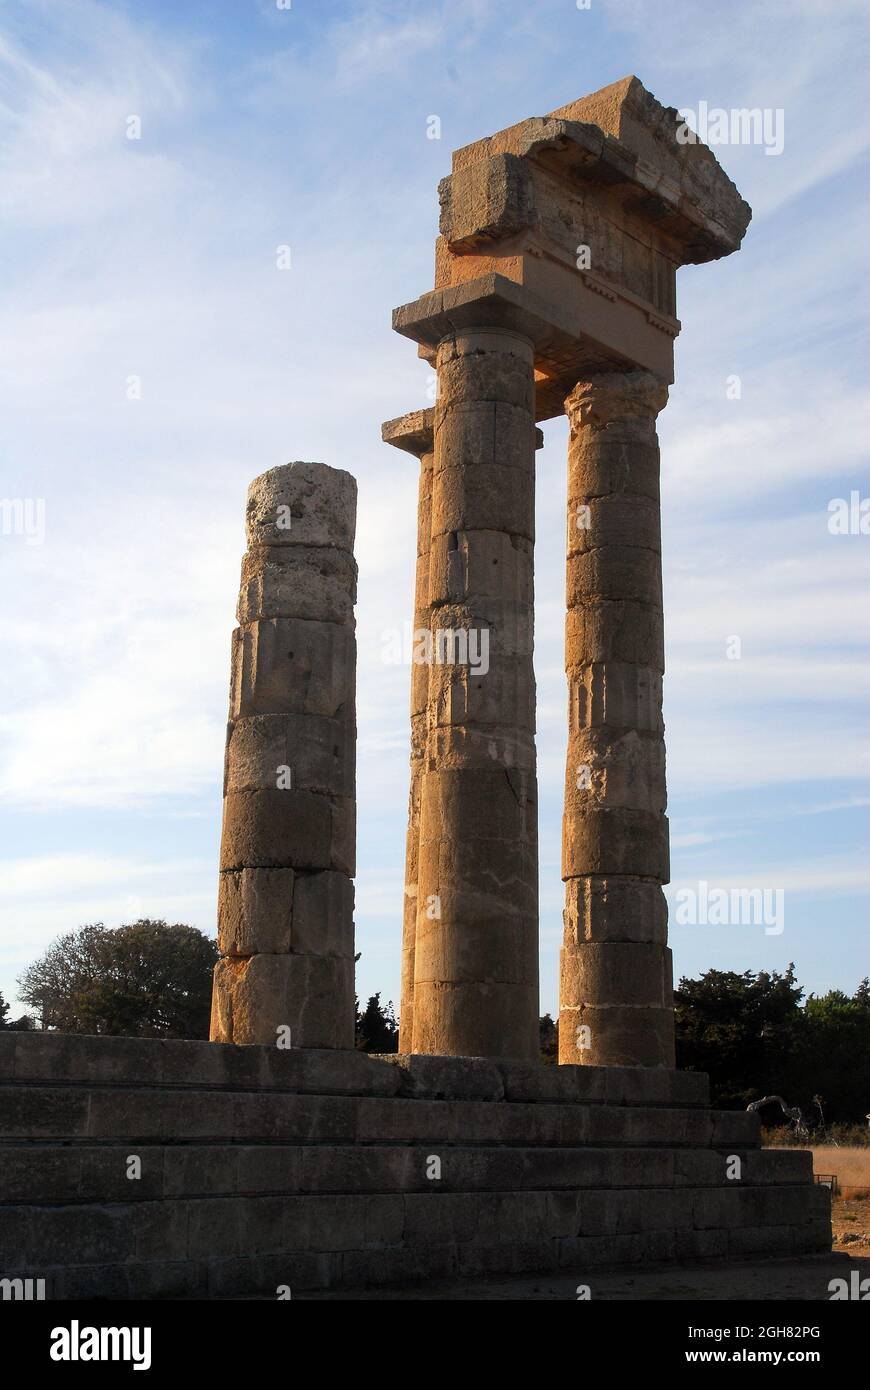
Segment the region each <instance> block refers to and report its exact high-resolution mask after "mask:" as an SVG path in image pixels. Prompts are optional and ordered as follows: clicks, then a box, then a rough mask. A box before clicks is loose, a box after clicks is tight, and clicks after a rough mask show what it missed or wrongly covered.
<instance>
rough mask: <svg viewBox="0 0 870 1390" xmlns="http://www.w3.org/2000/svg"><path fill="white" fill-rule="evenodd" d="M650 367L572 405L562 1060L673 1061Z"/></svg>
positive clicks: (658, 403)
mask: <svg viewBox="0 0 870 1390" xmlns="http://www.w3.org/2000/svg"><path fill="white" fill-rule="evenodd" d="M666 400H667V387H666V386H665V385H664V384H663V383H662V382H661V381H660V380H659V379H658V378H657V377H655V376H654V375H653V374H652V373H650V372H644V371H629V372H625V373H607V374H601V375H599V376H595V377H590V379H589V380H586V381H581V382H579V383H578V384H577V386H576V387H575V389H574V390H573V391H572V392H571V394H570V395H569V396H568V398H567V400H566V402H565V411H566V413H567V415H568V420H569V423H570V427H571V434H570V445H569V453H568V562H567V606H568V613H567V621H566V629H565V669H566V674H567V678H568V691H569V697H568V710H569V722H568V755H567V764H566V778H565V816H564V826H563V854H562V877H563V878H564V880H565V938H564V947H563V950H562V955H561V971H560V975H561V983H560V1005H559V1060H560V1062H575V1063H576V1062H580V1063H589V1064H597V1065H604V1066H617V1065H624V1066H632V1065H638V1066H673V1065H674V1024H673V989H672V966H671V953H670V951H669V950H668V949H667V946H666V941H667V905H666V902H665V898H664V894H663V892H662V884H663V883H667V881H668V876H669V870H668V826H667V818H666V816H665V814H664V812H665V804H666V793H665V750H664V724H663V721H662V674H663V672H664V635H663V621H662V573H661V525H660V502H659V449H658V440H657V437H656V430H655V418H656V415H657V414H658V412H659V411H660V410H661V409H662V407H663V406H664V404H665V402H666Z"/></svg>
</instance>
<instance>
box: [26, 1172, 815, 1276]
mask: <svg viewBox="0 0 870 1390" xmlns="http://www.w3.org/2000/svg"><path fill="white" fill-rule="evenodd" d="M827 1198H828V1194H827V1192H826V1191H824V1190H823V1189H821V1188H818V1187H813V1186H810V1187H807V1186H806V1185H775V1186H774V1185H768V1186H757V1187H750V1186H741V1187H739V1188H738V1187H737V1186H736V1185H732V1186H731V1187H729V1188H706V1189H705V1188H701V1189H694V1188H691V1187H687V1188H685V1189H683V1190H681V1191H674V1190H673V1189H671V1188H653V1189H647V1190H646V1191H638V1190H635V1189H623V1190H618V1191H583V1192H563V1191H562V1192H552V1191H545V1192H492V1193H447V1192H443V1193H431V1192H430V1193H405V1194H403V1195H398V1194H391V1195H383V1196H375V1195H373V1194H371V1193H368V1194H354V1195H338V1196H327V1195H320V1196H315V1195H307V1196H281V1197H236V1198H232V1197H223V1198H198V1199H193V1200H163V1201H158V1202H139V1203H125V1204H118V1205H112V1204H101V1205H79V1206H74V1207H64V1206H55V1207H52V1206H0V1266H2V1269H3V1273H4V1277H8V1278H23V1277H39V1278H46V1279H47V1280H49V1284H50V1291H49V1297H55V1298H57V1297H75V1296H78V1297H83V1296H85V1297H87V1296H99V1297H102V1298H110V1297H118V1296H121V1297H124V1296H126V1297H131V1296H138V1297H148V1296H149V1286H150V1293H152V1294H153V1293H156V1292H159V1293H161V1294H163V1295H164V1296H165V1295H167V1294H168V1295H169V1296H173V1295H174V1296H179V1294H183V1293H188V1294H190V1295H191V1296H193V1295H195V1294H196V1293H197V1292H202V1291H204V1290H207V1291H208V1293H209V1294H211V1295H212V1296H214V1295H216V1294H219V1293H224V1294H227V1293H232V1292H247V1293H252V1292H258V1291H259V1292H264V1293H271V1294H272V1295H273V1296H275V1294H276V1290H277V1288H278V1286H279V1285H287V1286H289V1287H290V1288H291V1290H292V1289H294V1288H296V1289H312V1288H328V1287H331V1286H332V1285H344V1286H348V1285H350V1286H353V1285H355V1284H361V1283H370V1282H375V1283H392V1282H396V1281H401V1280H407V1279H411V1278H414V1279H418V1278H435V1277H448V1276H449V1275H450V1274H452V1273H463V1274H469V1275H470V1274H472V1273H477V1274H486V1273H495V1272H499V1273H508V1272H520V1271H532V1270H537V1269H576V1271H577V1274H578V1278H580V1279H582V1278H583V1275H584V1273H585V1272H586V1271H587V1269H588V1268H590V1267H593V1266H594V1265H596V1264H606V1263H626V1262H632V1261H634V1260H640V1259H645V1260H646V1259H650V1260H669V1259H691V1258H708V1259H710V1258H716V1257H717V1256H722V1257H728V1256H737V1255H747V1254H753V1253H762V1252H763V1253H778V1254H791V1253H798V1252H805V1251H812V1250H822V1249H829V1248H830V1215H829V1207H828V1201H827Z"/></svg>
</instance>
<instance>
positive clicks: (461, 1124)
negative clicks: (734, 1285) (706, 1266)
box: [0, 1033, 831, 1299]
mask: <svg viewBox="0 0 870 1390" xmlns="http://www.w3.org/2000/svg"><path fill="white" fill-rule="evenodd" d="M708 1098H709V1093H708V1083H707V1078H706V1077H704V1076H701V1075H697V1074H692V1073H688V1072H675V1071H667V1070H664V1069H648V1068H632V1067H628V1068H624V1067H612V1068H600V1067H573V1066H562V1067H546V1066H542V1065H535V1064H528V1063H522V1062H509V1061H508V1062H501V1061H499V1062H492V1061H487V1060H484V1059H479V1058H441V1057H398V1058H396V1057H392V1058H373V1057H368V1056H366V1055H365V1054H363V1053H358V1052H338V1051H299V1050H294V1051H282V1050H279V1049H277V1048H272V1047H268V1048H267V1047H233V1046H225V1045H221V1044H217V1043H206V1042H163V1041H152V1040H148V1039H134V1038H89V1037H73V1036H63V1035H59V1034H37V1033H31V1034H27V1033H19V1034H11V1033H10V1034H0V1279H3V1278H16V1277H21V1278H44V1279H45V1280H46V1296H47V1297H48V1298H55V1299H68V1298H136V1299H151V1298H190V1297H201V1298H203V1297H204V1298H210V1297H213V1298H226V1297H235V1296H250V1295H260V1296H266V1297H268V1296H271V1297H277V1296H278V1292H277V1291H278V1289H279V1288H280V1287H289V1289H290V1290H291V1291H292V1292H293V1293H296V1292H297V1291H300V1292H301V1291H305V1290H308V1291H311V1290H329V1289H341V1288H352V1287H359V1286H374V1285H381V1286H389V1285H391V1284H392V1285H407V1284H409V1283H411V1282H414V1281H426V1280H436V1279H438V1280H444V1279H456V1278H459V1279H477V1278H484V1277H488V1276H490V1275H502V1274H503V1275H516V1274H524V1273H536V1272H542V1273H554V1272H557V1271H559V1272H561V1273H570V1274H571V1276H572V1277H574V1276H576V1277H577V1280H578V1282H582V1281H583V1279H584V1276H588V1275H589V1274H590V1272H591V1271H592V1270H594V1269H595V1267H599V1268H600V1267H604V1266H612V1265H614V1264H619V1265H623V1264H625V1265H628V1264H634V1263H638V1262H642V1261H653V1260H654V1261H662V1260H665V1261H679V1262H686V1261H691V1260H706V1261H710V1260H725V1259H745V1258H747V1257H748V1256H760V1255H777V1256H784V1255H800V1254H806V1253H810V1252H819V1251H829V1250H830V1248H831V1221H830V1195H829V1193H828V1191H827V1189H826V1188H822V1187H819V1186H816V1185H814V1183H813V1177H812V1159H811V1155H810V1154H809V1153H807V1152H803V1151H799V1150H783V1149H779V1150H762V1149H761V1148H760V1131H759V1126H758V1121H757V1119H756V1117H755V1116H754V1115H748V1114H745V1113H743V1112H725V1111H719V1112H717V1111H711V1110H710V1109H709V1105H708ZM137 1159H138V1160H139V1162H138V1164H137V1163H136V1161H135V1160H137ZM735 1160H738V1161H739V1162H737V1163H735ZM738 1170H739V1177H736V1176H733V1177H730V1178H729V1176H728V1173H729V1172H731V1173H735V1172H736V1171H738ZM137 1173H138V1174H139V1176H136V1174H137ZM439 1174H440V1176H439Z"/></svg>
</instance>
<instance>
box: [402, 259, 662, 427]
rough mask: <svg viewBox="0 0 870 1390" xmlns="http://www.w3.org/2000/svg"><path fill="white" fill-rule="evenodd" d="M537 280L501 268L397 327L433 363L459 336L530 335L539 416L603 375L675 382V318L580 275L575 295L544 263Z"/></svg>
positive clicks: (414, 307)
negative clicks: (487, 332) (482, 332)
mask: <svg viewBox="0 0 870 1390" xmlns="http://www.w3.org/2000/svg"><path fill="white" fill-rule="evenodd" d="M530 280H531V282H532V283H529V284H520V283H518V282H517V281H515V280H511V279H509V278H507V277H506V276H504V275H500V274H498V273H497V272H495V271H490V272H487V274H485V275H481V276H478V277H477V278H476V279H473V280H466V281H463V282H462V283H461V284H457V285H448V286H446V287H444V288H443V289H437V290H432V291H430V292H429V293H428V294H424V295H421V297H420V298H419V299H416V300H414V301H413V302H412V303H410V304H402V305H400V307H399V308H397V309H395V310H394V311H393V328H394V329H395V331H396V332H397V333H401V334H402V335H403V336H404V337H406V338H411V339H413V341H414V342H416V343H419V344H420V346H421V352H422V353H423V355H424V356H425V357H426V358H427V359H428V360H430V361H431V360H434V358H435V354H436V353H437V350H438V346H439V344H440V343H441V342H443V341H444V339H446V338H449V337H451V335H455V334H456V333H460V332H466V331H469V330H474V329H483V328H500V329H506V330H508V331H511V332H514V333H519V334H520V335H521V336H522V337H524V338H528V339H529V341H530V342H531V343H532V344H533V346H534V350H535V393H536V401H535V417H536V419H537V420H549V419H552V418H553V417H554V416H557V415H561V414H562V413H563V411H564V404H563V403H564V400H565V397H566V395H567V394H568V392H569V391H570V390H571V389H572V388H573V386H574V384H575V382H577V381H578V380H581V379H585V378H586V377H588V376H591V375H592V374H593V373H596V372H600V371H608V370H610V371H613V372H620V371H632V370H637V369H640V370H642V371H647V372H652V373H653V374H654V375H656V376H657V377H660V378H661V379H662V380H664V381H672V380H673V364H674V338H675V337H676V335H677V333H678V332H679V324H678V323H677V322H676V320H669V319H667V318H666V316H662V315H661V314H653V313H651V312H649V310H648V308H647V307H646V306H645V305H643V304H642V303H641V301H640V300H637V299H636V297H632V296H630V295H629V294H628V293H627V292H626V293H624V294H622V295H619V296H617V295H615V294H611V293H610V292H608V293H607V294H604V293H602V290H601V286H600V285H598V284H597V283H594V282H593V277H591V276H589V275H585V276H584V275H581V274H580V273H576V272H575V279H574V281H573V282H572V289H573V293H572V294H571V295H570V296H568V295H565V294H563V293H561V292H560V291H561V285H560V284H559V283H555V282H554V283H551V277H550V276H549V275H548V273H547V272H546V266H542V274H541V276H539V277H536V276H532V277H530Z"/></svg>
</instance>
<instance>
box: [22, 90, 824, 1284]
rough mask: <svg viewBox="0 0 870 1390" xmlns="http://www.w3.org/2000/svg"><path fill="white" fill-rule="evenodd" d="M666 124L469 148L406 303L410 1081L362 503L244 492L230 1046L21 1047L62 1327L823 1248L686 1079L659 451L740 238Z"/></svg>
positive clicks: (263, 486) (39, 1240)
mask: <svg viewBox="0 0 870 1390" xmlns="http://www.w3.org/2000/svg"><path fill="white" fill-rule="evenodd" d="M677 128H678V118H677V114H676V112H675V111H673V110H670V109H665V108H663V107H662V106H660V105H659V103H658V102H657V101H655V99H654V98H653V97H652V96H651V95H650V94H649V93H648V92H646V91H645V90H644V88H643V87H642V86H641V84H640V83H639V82H638V81H637V79H636V78H629V79H626V80H625V81H623V82H618V83H615V84H614V85H613V86H611V87H607V88H605V89H604V90H603V91H601V92H597V93H595V94H594V95H593V96H590V97H585V98H583V99H582V100H580V101H577V102H574V103H572V104H571V105H570V106H567V107H563V108H562V109H561V110H559V111H556V112H554V113H553V114H552V115H550V116H546V117H540V118H534V119H532V120H528V121H525V122H523V123H522V124H520V125H517V126H512V127H510V128H509V129H508V130H504V131H501V132H499V133H498V134H496V135H493V136H491V137H489V138H488V139H486V140H482V141H479V142H477V143H476V144H473V145H470V146H468V147H467V148H465V149H463V150H459V151H458V152H457V153H456V154H455V155H454V157H453V172H452V173H451V175H450V177H449V178H447V179H446V180H445V182H444V183H443V185H442V218H441V236H440V238H439V240H438V250H437V255H436V277H435V278H436V285H435V289H434V290H433V291H431V292H430V293H428V294H426V295H424V296H423V297H422V299H419V300H417V301H416V302H415V303H413V304H408V305H405V306H404V307H403V308H401V309H398V310H397V311H396V314H395V320H394V322H395V327H396V328H397V329H398V330H399V332H401V333H403V334H406V335H407V336H408V337H410V338H411V339H413V340H414V341H415V342H417V343H418V344H419V350H420V352H421V353H422V354H423V356H424V357H426V358H427V359H428V360H429V361H430V362H432V363H433V364H434V365H435V367H436V369H437V374H438V385H439V391H438V397H437V401H436V404H435V406H434V408H433V409H430V410H424V411H417V412H415V413H412V414H410V415H406V416H404V417H402V418H401V419H398V420H393V421H391V422H390V423H389V424H388V425H386V426H385V427H384V438H385V439H386V440H387V441H388V442H389V443H390V444H393V445H396V446H397V447H399V448H401V449H404V450H405V451H407V452H409V453H410V454H411V455H413V456H415V457H416V458H417V459H418V460H419V467H420V506H419V522H418V545H417V579H416V591H415V598H414V625H415V628H417V629H418V630H421V631H423V632H425V633H427V634H428V635H429V639H430V640H429V642H428V644H424V650H425V651H426V652H428V653H430V659H428V660H425V661H423V662H420V663H418V664H415V666H414V669H413V685H412V697H411V730H412V736H411V748H412V757H411V768H412V773H411V798H410V816H409V824H408V837H407V868H406V884H405V900H404V927H403V936H402V1004H401V1025H402V1031H401V1039H400V1046H401V1050H400V1053H399V1054H398V1055H397V1056H393V1057H370V1056H365V1055H364V1054H362V1053H360V1052H357V1051H355V1050H354V1048H353V1017H354V1013H353V1011H354V982H353V954H354V941H353V885H352V879H353V876H354V873H355V744H356V728H355V670H356V666H355V663H356V651H355V636H354V603H355V585H356V565H355V561H354V557H353V543H354V528H355V511H356V484H355V483H354V480H353V479H352V478H351V477H350V475H349V474H348V473H345V472H343V471H342V470H340V469H334V468H330V467H327V466H326V465H324V464H319V463H293V464H289V465H287V466H285V467H281V468H275V469H272V470H271V471H270V472H268V473H265V474H263V475H262V477H260V478H258V479H256V480H255V482H254V483H253V484H252V485H251V488H250V490H249V493H248V503H247V541H248V548H247V552H246V554H245V557H244V560H243V567H242V584H241V592H240V597H239V608H238V620H239V626H238V628H237V630H236V632H235V634H234V637H233V657H232V680H231V693H230V720H229V729H228V737H227V753H226V763H225V786H224V791H225V795H224V820H223V831H222V841H221V862H220V893H219V909H218V911H219V922H218V936H219V944H220V948H221V953H222V954H221V960H220V962H219V964H218V966H217V968H216V971H215V979H214V993H213V1011H212V1033H211V1036H212V1041H210V1042H209V1041H204V1040H203V1041H160V1040H154V1039H146V1038H111V1037H99V1038H87V1037H75V1036H64V1035H61V1034H51V1033H47V1034H44V1033H13V1032H0V1278H21V1279H27V1278H29V1277H30V1278H38V1279H43V1280H45V1287H46V1296H47V1297H48V1298H59V1299H67V1298H79V1297H96V1298H102V1299H107V1298H146V1299H147V1298H155V1297H169V1298H172V1297H200V1298H202V1297H234V1296H237V1295H248V1296H249V1295H252V1294H255V1295H259V1296H261V1297H263V1298H272V1299H274V1298H275V1297H276V1296H280V1297H286V1296H287V1293H286V1291H287V1290H290V1291H291V1292H292V1294H294V1295H295V1293H296V1291H297V1290H299V1291H301V1290H306V1289H330V1288H343V1289H351V1288H354V1287H356V1286H360V1285H378V1284H380V1285H386V1286H389V1285H391V1284H397V1283H398V1284H408V1283H409V1282H415V1281H418V1282H419V1281H424V1282H425V1281H426V1280H429V1279H445V1278H459V1279H461V1280H463V1281H468V1280H470V1279H475V1278H485V1277H489V1276H491V1275H504V1274H520V1273H530V1272H539V1271H540V1272H542V1273H543V1272H546V1271H557V1270H560V1271H563V1272H565V1273H570V1274H571V1275H572V1276H576V1278H577V1280H578V1282H582V1283H584V1284H586V1285H588V1286H589V1287H590V1290H591V1294H592V1297H595V1296H596V1289H595V1273H596V1269H598V1268H599V1267H601V1266H605V1265H614V1264H617V1265H624V1264H629V1263H637V1262H641V1261H643V1262H648V1261H674V1260H676V1261H679V1262H681V1263H684V1262H687V1261H691V1260H698V1259H704V1260H710V1259H714V1260H721V1259H739V1258H741V1257H746V1256H752V1257H755V1256H758V1255H803V1254H808V1253H812V1252H820V1251H830V1242H831V1222H830V1194H829V1192H828V1191H827V1189H825V1188H823V1187H819V1186H816V1185H814V1183H813V1174H812V1155H811V1154H810V1153H809V1152H808V1151H790V1150H786V1149H771V1150H764V1149H762V1147H761V1138H760V1127H759V1121H758V1118H757V1116H756V1115H754V1114H747V1113H742V1112H733V1111H725V1112H717V1111H714V1110H711V1109H710V1103H709V1102H710V1096H709V1086H708V1082H707V1078H706V1077H705V1076H701V1075H698V1074H694V1073H687V1072H679V1071H677V1070H675V1069H674V1052H673V1017H672V1000H671V962H670V955H669V952H668V950H667V946H666V914H665V905H664V898H663V894H662V884H663V883H665V882H666V881H667V877H668V841H667V823H666V820H665V815H664V810H665V782H664V749H663V725H662V711H661V680H662V670H663V660H662V600H661V560H660V544H659V455H658V445H657V442H656V430H655V421H656V416H657V414H658V412H659V411H660V410H661V409H662V408H663V406H664V404H665V400H666V397H667V387H668V384H669V382H670V381H671V379H672V368H673V340H674V338H675V336H676V334H677V332H678V331H679V323H678V321H677V319H676V317H675V312H676V302H675V289H674V285H675V276H676V269H677V267H678V266H679V265H682V264H685V263H686V262H693V261H704V260H710V259H714V258H716V257H719V256H724V255H727V254H728V253H730V252H732V251H734V250H736V249H737V247H738V246H739V244H740V240H741V237H742V236H743V233H744V231H745V230H746V226H747V223H748V221H749V209H748V207H747V206H746V204H745V203H744V202H743V201H742V200H741V198H740V196H739V194H738V193H737V190H736V189H735V188H734V186H733V184H731V183H730V181H729V180H728V179H727V177H726V176H725V174H724V173H723V172H722V170H721V169H720V168H719V165H718V164H717V162H716V160H715V159H714V158H713V155H712V154H711V153H710V151H709V150H707V149H705V148H704V147H703V146H700V145H693V144H682V143H680V141H679V140H678V139H677V134H676V132H677ZM562 412H564V413H566V414H567V416H568V419H569V422H570V445H569V456H568V516H567V538H568V540H567V551H566V553H567V615H566V653H565V666H566V672H567V678H568V692H569V700H568V710H569V715H568V719H569V740H568V763H567V769H566V793H565V818H564V844H563V866H562V874H563V878H564V880H565V894H566V905H565V945H564V949H563V952H562V971H561V1002H560V1048H561V1056H560V1062H561V1063H562V1065H560V1066H546V1065H543V1064H542V1062H541V1061H540V1059H539V1057H538V1050H537V1020H538V973H537V972H538V906H537V892H538V865H537V834H538V830H537V793H536V768H535V685H534V672H533V665H532V655H533V615H534V595H533V583H534V566H533V557H534V541H535V535H534V486H535V450H536V448H537V447H538V446H539V445H540V443H541V435H540V431H539V430H538V428H537V423H536V422H538V421H541V420H546V419H549V418H551V417H553V416H554V415H558V414H560V413H562ZM548 539H549V542H550V543H551V544H556V543H557V539H558V538H556V537H552V538H548ZM484 638H485V640H484ZM459 639H463V640H459ZM472 658H473V659H472ZM397 948H398V941H397ZM131 1155H132V1156H135V1158H136V1159H137V1161H138V1170H137V1172H136V1173H135V1174H131V1171H130V1157H131ZM436 1159H437V1163H435V1162H434V1160H436ZM682 1277H684V1278H686V1279H687V1281H688V1280H689V1278H690V1276H688V1275H685V1276H682ZM827 1277H828V1275H827V1273H826V1272H824V1271H822V1270H821V1269H820V1271H819V1280H820V1288H819V1297H820V1298H826V1297H827V1296H828V1293H827V1288H826V1285H825V1282H824V1281H826V1280H827ZM385 1296H387V1297H389V1294H386V1295H385Z"/></svg>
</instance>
